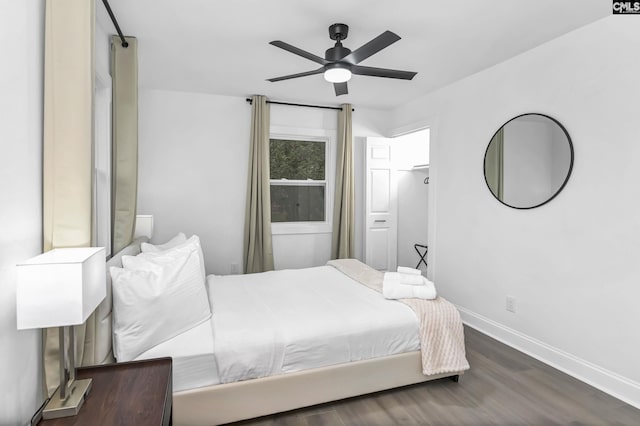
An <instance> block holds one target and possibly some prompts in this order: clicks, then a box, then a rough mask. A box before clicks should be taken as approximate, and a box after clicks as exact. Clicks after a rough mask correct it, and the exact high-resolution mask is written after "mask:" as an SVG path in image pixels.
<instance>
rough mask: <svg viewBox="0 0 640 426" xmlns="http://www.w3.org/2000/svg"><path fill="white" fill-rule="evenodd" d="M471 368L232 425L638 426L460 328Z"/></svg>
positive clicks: (610, 402) (618, 410)
mask: <svg viewBox="0 0 640 426" xmlns="http://www.w3.org/2000/svg"><path fill="white" fill-rule="evenodd" d="M465 338H466V344H467V359H468V360H469V363H470V364H471V370H469V371H467V372H466V373H465V374H464V375H463V376H461V377H460V382H459V383H454V382H453V381H451V380H450V379H441V380H436V381H432V382H427V383H421V384H418V385H413V386H408V387H404V388H400V389H393V390H389V391H384V392H378V393H375V394H371V395H367V396H362V397H356V398H350V399H347V400H342V401H337V402H333V403H327V404H322V405H317V406H314V407H309V408H303V409H299V410H295V411H289V412H286V413H281V414H275V415H272V416H266V417H261V418H258V419H254V420H248V421H244V422H238V423H235V424H234V425H236V426H240V425H242V426H293V425H296V426H351V425H362V426H377V425H379V426H388V425H474V426H475V425H540V426H547V425H572V426H578V425H629V426H638V425H640V410H638V409H636V408H634V407H632V406H630V405H628V404H625V403H624V402H622V401H619V400H617V399H615V398H613V397H611V396H609V395H607V394H605V393H603V392H601V391H599V390H597V389H595V388H592V387H591V386H589V385H586V384H585V383H583V382H581V381H579V380H577V379H574V378H572V377H571V376H568V375H566V374H564V373H562V372H560V371H558V370H555V369H554V368H552V367H549V366H547V365H546V364H543V363H541V362H540V361H537V360H535V359H533V358H531V357H529V356H527V355H525V354H523V353H521V352H518V351H516V350H515V349H512V348H510V347H508V346H506V345H503V344H502V343H500V342H498V341H496V340H494V339H492V338H490V337H488V336H486V335H484V334H482V333H480V332H478V331H476V330H474V329H472V328H469V327H465Z"/></svg>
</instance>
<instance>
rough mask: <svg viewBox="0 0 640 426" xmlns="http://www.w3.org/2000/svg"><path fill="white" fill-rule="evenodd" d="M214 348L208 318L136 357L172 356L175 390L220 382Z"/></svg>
mask: <svg viewBox="0 0 640 426" xmlns="http://www.w3.org/2000/svg"><path fill="white" fill-rule="evenodd" d="M213 348H214V346H213V332H212V327H211V320H207V321H205V322H203V323H201V324H199V325H197V326H195V327H193V328H192V329H190V330H187V331H185V332H184V333H182V334H179V335H177V336H176V337H174V338H172V339H169V340H167V341H166V342H163V343H161V344H159V345H157V346H154V347H153V348H151V349H149V350H148V351H146V352H144V353H142V354H141V355H139V356H138V357H137V358H136V359H149V358H161V357H167V356H169V357H171V358H173V390H174V391H176V392H177V391H181V390H185V389H193V388H199V387H202V386H208V385H215V384H218V383H220V380H219V379H218V366H217V365H216V357H215V355H214V354H213Z"/></svg>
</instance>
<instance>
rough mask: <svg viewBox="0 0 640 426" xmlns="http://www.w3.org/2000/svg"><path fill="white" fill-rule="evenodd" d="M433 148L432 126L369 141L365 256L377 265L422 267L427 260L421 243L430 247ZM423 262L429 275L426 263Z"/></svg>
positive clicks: (387, 269)
mask: <svg viewBox="0 0 640 426" xmlns="http://www.w3.org/2000/svg"><path fill="white" fill-rule="evenodd" d="M429 148H430V130H429V129H428V128H426V129H421V130H419V131H415V132H412V133H408V134H404V135H401V136H398V137H394V138H380V137H368V138H367V139H366V154H365V173H366V177H365V187H366V190H365V209H364V210H365V232H364V234H365V235H364V237H365V241H364V247H365V249H364V255H365V263H366V264H368V265H369V266H371V267H373V268H375V269H378V270H386V271H392V270H395V269H396V267H397V266H399V265H400V266H410V267H416V266H418V264H419V262H420V260H421V255H420V253H419V252H418V251H416V244H418V245H419V246H426V245H427V236H428V235H427V232H428V230H427V210H428V197H429V191H428V188H429V185H428V182H429ZM419 246H418V247H417V248H418V250H420V252H422V253H424V252H425V250H426V249H425V248H422V247H419ZM419 266H420V268H419V269H421V270H422V271H423V274H425V275H426V270H427V267H426V265H425V262H420V264H419Z"/></svg>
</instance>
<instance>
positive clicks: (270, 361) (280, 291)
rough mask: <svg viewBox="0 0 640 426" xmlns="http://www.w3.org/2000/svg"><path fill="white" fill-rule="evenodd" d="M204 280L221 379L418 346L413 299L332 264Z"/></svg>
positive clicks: (353, 358)
mask: <svg viewBox="0 0 640 426" xmlns="http://www.w3.org/2000/svg"><path fill="white" fill-rule="evenodd" d="M207 284H208V286H209V300H210V303H211V307H212V311H213V316H212V319H211V322H212V325H213V336H214V346H215V355H216V360H217V364H218V373H219V377H220V382H221V383H229V382H234V381H239V380H246V379H253V378H257V377H264V376H269V375H274V374H281V373H287V372H293V371H300V370H305V369H310V368H317V367H323V366H328V365H334V364H341V363H345V362H350V361H357V360H363V359H369V358H374V357H381V356H386V355H392V354H397V353H403V352H410V351H416V350H419V348H420V341H419V337H418V328H419V325H418V319H417V318H416V316H415V314H414V312H413V311H412V310H411V309H410V308H409V307H408V306H406V305H404V304H403V303H400V302H397V301H391V300H386V299H385V298H384V297H383V296H382V295H381V294H380V293H378V292H376V291H374V290H371V289H369V288H367V287H365V286H364V285H362V284H360V283H357V282H356V281H353V280H352V279H351V278H349V277H347V276H346V275H344V274H342V273H341V272H339V271H338V270H337V269H335V268H333V267H331V266H321V267H316V268H306V269H299V270H283V271H273V272H266V273H262V274H249V275H227V276H209V277H208V278H207Z"/></svg>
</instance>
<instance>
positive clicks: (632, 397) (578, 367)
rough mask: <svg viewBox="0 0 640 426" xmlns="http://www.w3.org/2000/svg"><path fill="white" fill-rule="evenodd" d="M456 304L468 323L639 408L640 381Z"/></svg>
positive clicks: (464, 320)
mask: <svg viewBox="0 0 640 426" xmlns="http://www.w3.org/2000/svg"><path fill="white" fill-rule="evenodd" d="M456 307H457V308H458V310H459V311H460V315H461V317H462V321H463V322H464V323H465V324H466V325H468V326H469V327H471V328H474V329H476V330H478V331H480V332H481V333H484V334H486V335H488V336H490V337H493V338H494V339H496V340H498V341H500V342H502V343H504V344H506V345H508V346H511V347H512V348H514V349H517V350H519V351H520V352H524V353H525V354H527V355H529V356H531V357H533V358H536V359H537V360H539V361H542V362H544V363H545V364H548V365H550V366H551V367H554V368H556V369H558V370H560V371H562V372H564V373H566V374H568V375H570V376H573V377H575V378H576V379H578V380H580V381H583V382H585V383H587V384H588V385H591V386H593V387H594V388H597V389H600V390H601V391H603V392H606V393H607V394H609V395H611V396H613V397H615V398H618V399H620V400H621V401H624V402H626V403H627V404H629V405H632V406H634V407H636V408H639V409H640V383H637V382H635V381H633V380H630V379H627V378H626V377H623V376H621V375H619V374H617V373H614V372H612V371H609V370H607V369H604V368H602V367H599V366H597V365H595V364H592V363H590V362H588V361H585V360H583V359H580V358H578V357H576V356H574V355H571V354H570V353H567V352H565V351H563V350H561V349H558V348H555V347H553V346H551V345H548V344H546V343H544V342H541V341H539V340H537V339H534V338H532V337H530V336H527V335H525V334H523V333H520V332H519V331H516V330H514V329H512V328H509V327H506V326H504V325H502V324H500V323H497V322H495V321H493V320H491V319H489V318H486V317H483V316H482V315H479V314H477V313H475V312H472V311H470V310H468V309H465V308H462V307H460V306H456ZM472 368H473V366H472Z"/></svg>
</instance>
